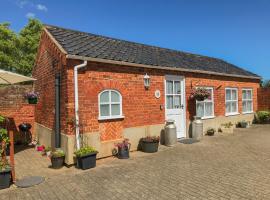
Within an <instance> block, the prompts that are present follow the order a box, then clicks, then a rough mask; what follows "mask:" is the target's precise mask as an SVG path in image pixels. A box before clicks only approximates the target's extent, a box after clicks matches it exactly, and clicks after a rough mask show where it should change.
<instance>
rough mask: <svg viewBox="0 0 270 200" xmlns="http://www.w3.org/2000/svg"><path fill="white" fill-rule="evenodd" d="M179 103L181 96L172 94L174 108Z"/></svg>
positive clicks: (177, 107)
mask: <svg viewBox="0 0 270 200" xmlns="http://www.w3.org/2000/svg"><path fill="white" fill-rule="evenodd" d="M180 105H181V96H179V95H177V96H174V108H176V109H179V108H180Z"/></svg>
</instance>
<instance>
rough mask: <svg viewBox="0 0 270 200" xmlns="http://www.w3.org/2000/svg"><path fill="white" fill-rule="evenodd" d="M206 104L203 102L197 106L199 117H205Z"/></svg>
mask: <svg viewBox="0 0 270 200" xmlns="http://www.w3.org/2000/svg"><path fill="white" fill-rule="evenodd" d="M203 107H204V103H202V102H198V103H197V104H196V115H197V117H203V116H204V111H203V110H204V108H203Z"/></svg>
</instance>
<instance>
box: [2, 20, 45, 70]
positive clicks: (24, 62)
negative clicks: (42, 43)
mask: <svg viewBox="0 0 270 200" xmlns="http://www.w3.org/2000/svg"><path fill="white" fill-rule="evenodd" d="M41 30H42V23H41V22H40V21H39V20H37V19H29V21H28V24H27V25H26V26H25V27H24V28H23V29H22V30H21V31H20V32H19V34H16V33H15V32H14V31H12V30H11V29H10V23H8V22H4V23H0V68H1V69H5V70H8V71H15V72H18V73H21V74H24V75H30V74H31V72H32V68H33V66H34V63H35V59H36V54H37V49H38V44H39V39H40V33H41Z"/></svg>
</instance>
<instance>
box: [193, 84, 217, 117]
mask: <svg viewBox="0 0 270 200" xmlns="http://www.w3.org/2000/svg"><path fill="white" fill-rule="evenodd" d="M197 88H204V89H207V90H211V94H212V100H209V99H205V100H204V101H197V100H196V115H197V103H203V113H204V114H205V103H207V102H208V103H209V102H211V103H212V110H213V113H212V115H211V116H205V115H204V116H203V117H201V118H202V119H211V118H214V117H215V98H214V87H197Z"/></svg>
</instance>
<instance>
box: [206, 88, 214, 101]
mask: <svg viewBox="0 0 270 200" xmlns="http://www.w3.org/2000/svg"><path fill="white" fill-rule="evenodd" d="M207 91H208V92H209V93H210V94H211V95H210V97H209V98H208V99H207V100H210V101H211V100H212V98H213V97H212V95H213V94H212V89H207Z"/></svg>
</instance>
